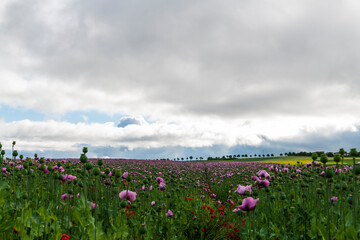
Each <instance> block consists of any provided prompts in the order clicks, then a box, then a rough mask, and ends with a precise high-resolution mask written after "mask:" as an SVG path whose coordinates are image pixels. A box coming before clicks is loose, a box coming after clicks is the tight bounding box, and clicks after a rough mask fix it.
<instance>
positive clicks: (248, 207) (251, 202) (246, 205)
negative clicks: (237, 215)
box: [233, 197, 259, 212]
mask: <svg viewBox="0 0 360 240" xmlns="http://www.w3.org/2000/svg"><path fill="white" fill-rule="evenodd" d="M258 201H259V198H257V199H253V198H252V197H247V198H245V199H244V200H243V201H242V204H241V205H240V206H237V207H236V209H234V211H233V212H237V211H239V210H242V211H253V210H255V208H256V203H257V202H258Z"/></svg>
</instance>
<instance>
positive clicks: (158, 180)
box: [156, 177, 165, 183]
mask: <svg viewBox="0 0 360 240" xmlns="http://www.w3.org/2000/svg"><path fill="white" fill-rule="evenodd" d="M156 181H157V182H158V183H161V182H163V183H164V182H165V181H164V179H162V178H161V177H157V178H156Z"/></svg>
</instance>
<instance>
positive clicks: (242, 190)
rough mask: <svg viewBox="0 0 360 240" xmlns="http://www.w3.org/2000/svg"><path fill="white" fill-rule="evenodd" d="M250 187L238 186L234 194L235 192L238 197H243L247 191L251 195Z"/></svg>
mask: <svg viewBox="0 0 360 240" xmlns="http://www.w3.org/2000/svg"><path fill="white" fill-rule="evenodd" d="M252 187H253V186H252V184H251V185H248V186H241V185H240V184H239V185H238V188H237V189H236V190H235V192H237V193H238V194H240V195H245V193H246V191H249V193H251V190H252Z"/></svg>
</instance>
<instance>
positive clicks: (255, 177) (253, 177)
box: [251, 176, 260, 181]
mask: <svg viewBox="0 0 360 240" xmlns="http://www.w3.org/2000/svg"><path fill="white" fill-rule="evenodd" d="M251 180H253V181H259V180H260V179H259V178H258V177H257V176H252V177H251Z"/></svg>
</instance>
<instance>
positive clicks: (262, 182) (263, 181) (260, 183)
mask: <svg viewBox="0 0 360 240" xmlns="http://www.w3.org/2000/svg"><path fill="white" fill-rule="evenodd" d="M268 186H270V182H269V181H268V180H267V179H265V180H261V181H260V182H259V187H260V188H262V187H268Z"/></svg>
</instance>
